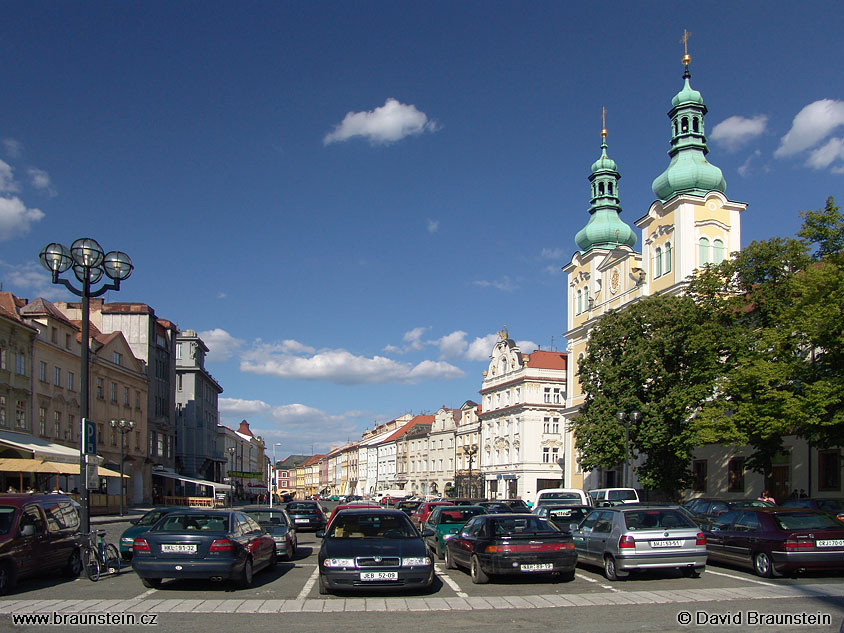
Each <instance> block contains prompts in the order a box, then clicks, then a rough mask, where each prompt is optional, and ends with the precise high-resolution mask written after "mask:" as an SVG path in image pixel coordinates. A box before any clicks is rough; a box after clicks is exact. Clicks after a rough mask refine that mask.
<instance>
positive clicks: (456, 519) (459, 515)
mask: <svg viewBox="0 0 844 633" xmlns="http://www.w3.org/2000/svg"><path fill="white" fill-rule="evenodd" d="M484 512H485V510H484V509H483V508H469V507H462V508H446V509H443V510H440V520H439V522H440V524H449V525H454V524H460V525H462V524H464V523H466V521H468V520H469V519H471V518H472V517H474V516H478V515H479V514H484Z"/></svg>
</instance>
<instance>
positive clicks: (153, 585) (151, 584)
mask: <svg viewBox="0 0 844 633" xmlns="http://www.w3.org/2000/svg"><path fill="white" fill-rule="evenodd" d="M141 584H142V585H143V586H144V587H146V588H147V589H158V588H159V587H160V586H161V578H143V577H142V578H141Z"/></svg>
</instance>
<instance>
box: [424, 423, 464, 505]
mask: <svg viewBox="0 0 844 633" xmlns="http://www.w3.org/2000/svg"><path fill="white" fill-rule="evenodd" d="M458 420H460V410H459V409H449V408H448V407H446V406H442V407H440V409H439V410H438V411H437V413H436V414H435V415H434V423H433V426H432V427H431V432H430V433H429V434H428V465H429V466H428V488H427V492H428V494H432V495H441V496H445V495H446V494H450V493H453V492H454V457H455V437H456V432H457V422H458Z"/></svg>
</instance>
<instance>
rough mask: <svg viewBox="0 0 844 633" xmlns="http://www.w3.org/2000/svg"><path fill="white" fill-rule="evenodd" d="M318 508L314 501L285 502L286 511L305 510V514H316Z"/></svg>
mask: <svg viewBox="0 0 844 633" xmlns="http://www.w3.org/2000/svg"><path fill="white" fill-rule="evenodd" d="M318 508H319V506H317V505H316V504H315V503H288V504H287V511H288V512H305V513H307V514H317V513H318V511H319V510H318Z"/></svg>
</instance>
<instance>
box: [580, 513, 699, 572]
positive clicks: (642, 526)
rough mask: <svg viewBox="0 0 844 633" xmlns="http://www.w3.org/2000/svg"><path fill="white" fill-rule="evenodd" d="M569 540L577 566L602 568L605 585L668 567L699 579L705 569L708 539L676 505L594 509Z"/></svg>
mask: <svg viewBox="0 0 844 633" xmlns="http://www.w3.org/2000/svg"><path fill="white" fill-rule="evenodd" d="M572 536H573V537H574V545H575V548H576V549H577V555H578V562H580V563H584V564H589V565H597V566H600V567H603V568H604V575H605V576H606V577H607V579H608V580H617V579H619V578H623V577H626V576H627V575H629V573H630V572H631V571H633V570H649V569H670V568H674V569H680V570H681V571H682V572H683V574H684V575H685V576H688V577H692V578H697V577H698V576H700V574H701V573H703V571H704V569H705V568H706V537H705V536H704V534H703V532H701V530H700V527H699V526H697V525H695V523H694V522H693V521H691V520H690V519H689V518H688V515H687V514H686V513H685V512H683V511H681V510H680V508H678V507H676V506H670V505H659V506H657V505H654V506H651V505H635V504H624V505H618V506H612V507H609V508H595V509H594V510H593V511H592V512H590V513H589V514H588V515H587V517H586V518H585V519H584V520H583V522H582V523H581V524H580V525H579V526H578V528H577V529H576V530H573V532H572Z"/></svg>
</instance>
